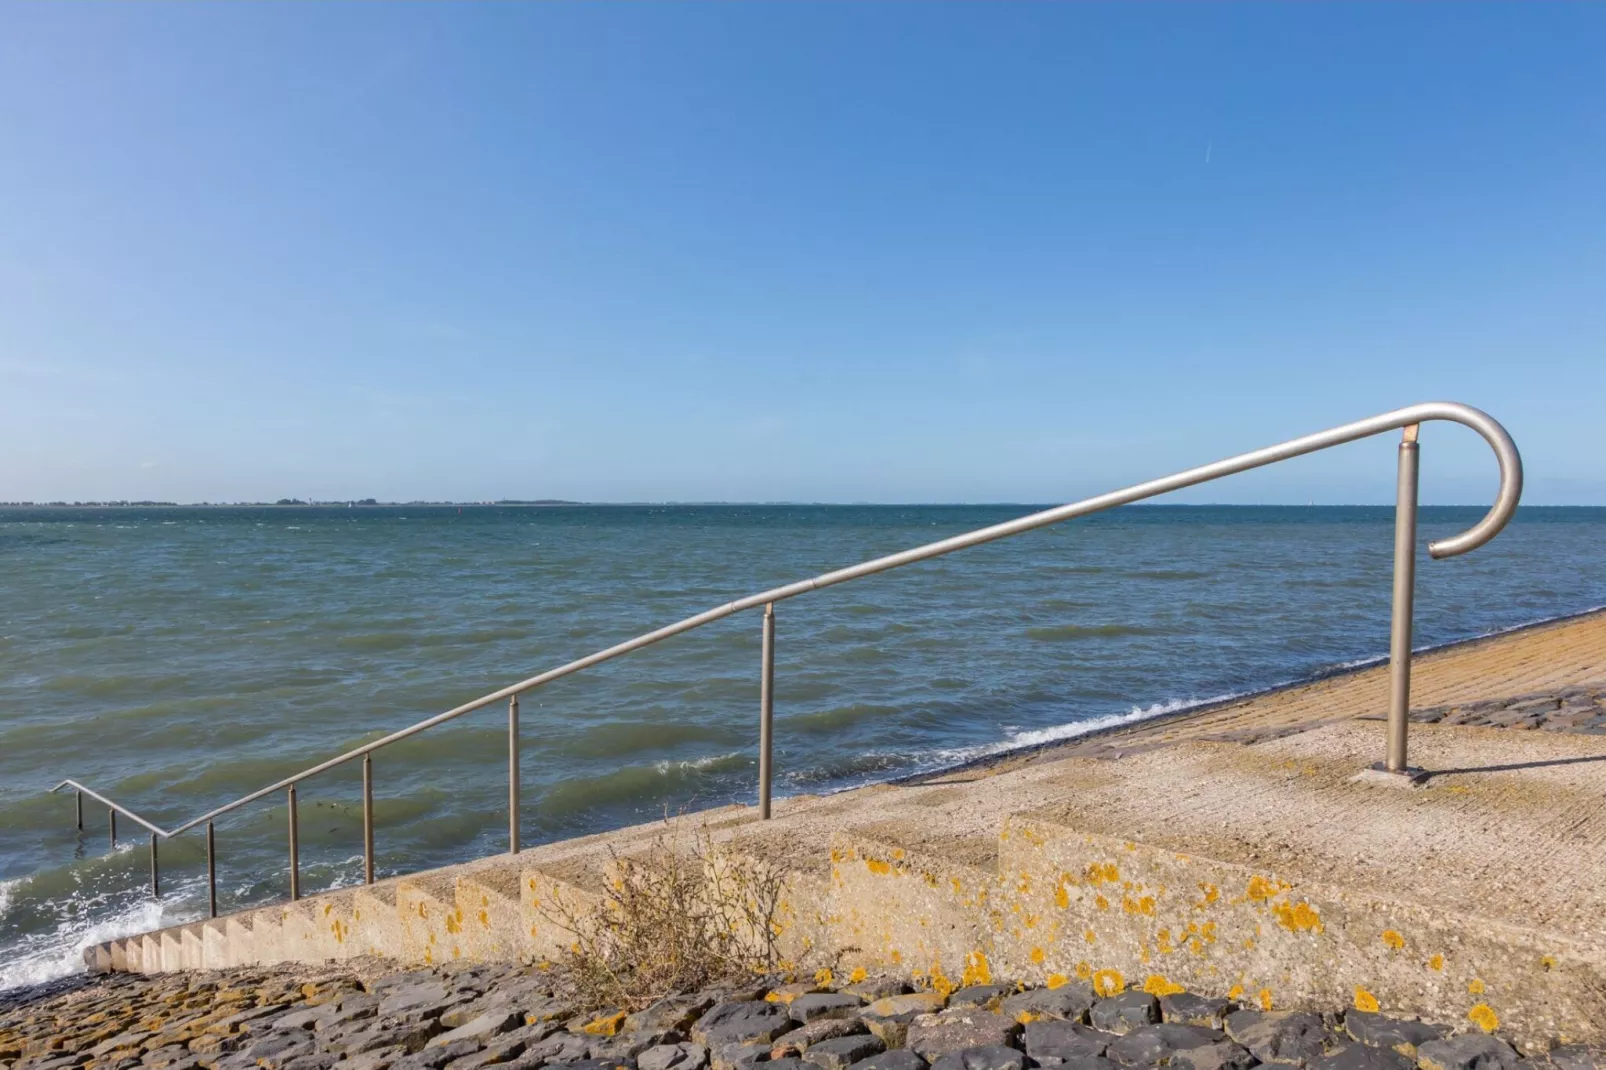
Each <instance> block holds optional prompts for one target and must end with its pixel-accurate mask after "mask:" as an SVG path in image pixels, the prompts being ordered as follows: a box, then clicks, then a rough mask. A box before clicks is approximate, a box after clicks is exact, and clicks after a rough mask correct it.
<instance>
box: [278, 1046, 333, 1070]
mask: <svg viewBox="0 0 1606 1070" xmlns="http://www.w3.org/2000/svg"><path fill="white" fill-rule="evenodd" d="M334 1065H335V1057H334V1055H332V1054H331V1053H329V1052H327V1051H319V1052H313V1053H312V1054H311V1055H303V1056H301V1057H300V1058H297V1059H291V1060H290V1061H289V1062H287V1063H285V1064H284V1070H330V1067H332V1066H334Z"/></svg>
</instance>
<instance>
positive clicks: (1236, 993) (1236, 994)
mask: <svg viewBox="0 0 1606 1070" xmlns="http://www.w3.org/2000/svg"><path fill="white" fill-rule="evenodd" d="M1227 998H1228V999H1232V1000H1238V999H1243V998H1244V986H1243V985H1233V986H1232V987H1231V988H1229V989H1227Z"/></svg>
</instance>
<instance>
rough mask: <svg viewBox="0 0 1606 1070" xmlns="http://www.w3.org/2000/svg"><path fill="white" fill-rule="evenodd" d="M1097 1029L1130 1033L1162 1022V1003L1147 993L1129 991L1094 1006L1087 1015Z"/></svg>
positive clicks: (1135, 990) (1100, 1001)
mask: <svg viewBox="0 0 1606 1070" xmlns="http://www.w3.org/2000/svg"><path fill="white" fill-rule="evenodd" d="M1087 1017H1088V1021H1090V1022H1092V1023H1093V1027H1094V1028H1095V1029H1102V1030H1104V1031H1105V1032H1107V1033H1129V1032H1131V1031H1132V1030H1134V1029H1140V1028H1142V1027H1143V1026H1146V1025H1153V1024H1154V1023H1156V1022H1158V1021H1159V1020H1160V1001H1159V1000H1157V999H1155V998H1154V997H1153V996H1151V995H1149V994H1148V993H1147V992H1140V991H1138V990H1137V989H1135V988H1134V989H1129V990H1127V991H1125V992H1122V993H1121V994H1120V995H1118V996H1110V997H1109V998H1108V999H1101V1000H1099V1001H1098V1002H1097V1003H1095V1004H1093V1006H1092V1009H1090V1010H1089V1011H1088V1014H1087Z"/></svg>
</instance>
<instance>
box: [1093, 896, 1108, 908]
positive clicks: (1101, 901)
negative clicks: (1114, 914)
mask: <svg viewBox="0 0 1606 1070" xmlns="http://www.w3.org/2000/svg"><path fill="white" fill-rule="evenodd" d="M1093 905H1094V906H1096V907H1098V908H1099V909H1100V910H1109V909H1110V901H1109V900H1108V899H1106V898H1104V897H1103V896H1102V895H1101V896H1099V897H1098V898H1096V899H1094V900H1093Z"/></svg>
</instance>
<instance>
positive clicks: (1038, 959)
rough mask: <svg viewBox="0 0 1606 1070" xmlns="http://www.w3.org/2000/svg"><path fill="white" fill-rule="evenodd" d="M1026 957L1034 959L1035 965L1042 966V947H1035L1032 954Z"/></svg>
mask: <svg viewBox="0 0 1606 1070" xmlns="http://www.w3.org/2000/svg"><path fill="white" fill-rule="evenodd" d="M1026 957H1027V958H1029V959H1031V960H1032V965H1033V966H1041V965H1042V964H1043V958H1044V956H1043V949H1042V948H1040V947H1034V948H1032V950H1031V954H1029V955H1027V956H1026Z"/></svg>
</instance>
